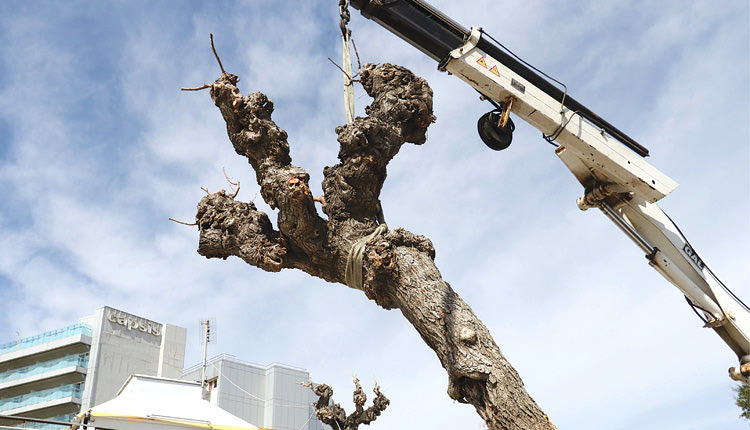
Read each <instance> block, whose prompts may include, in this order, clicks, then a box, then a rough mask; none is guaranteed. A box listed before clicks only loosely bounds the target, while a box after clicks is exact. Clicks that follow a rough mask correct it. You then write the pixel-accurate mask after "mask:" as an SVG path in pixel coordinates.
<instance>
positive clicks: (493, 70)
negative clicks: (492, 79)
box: [490, 66, 500, 76]
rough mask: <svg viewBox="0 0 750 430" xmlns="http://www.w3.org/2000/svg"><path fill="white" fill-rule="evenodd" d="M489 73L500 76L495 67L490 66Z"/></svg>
mask: <svg viewBox="0 0 750 430" xmlns="http://www.w3.org/2000/svg"><path fill="white" fill-rule="evenodd" d="M490 72H492V73H494V74H495V75H497V76H500V71H498V70H497V66H492V68H491V69H490Z"/></svg>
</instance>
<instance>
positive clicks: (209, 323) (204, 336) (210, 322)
mask: <svg viewBox="0 0 750 430" xmlns="http://www.w3.org/2000/svg"><path fill="white" fill-rule="evenodd" d="M200 325H201V328H202V329H203V330H202V333H200V334H201V343H202V344H203V367H202V368H201V398H202V399H203V400H206V353H207V352H208V343H209V342H216V333H215V331H216V319H215V318H209V319H205V320H201V321H200ZM212 330H213V331H214V333H212V332H211V331H212Z"/></svg>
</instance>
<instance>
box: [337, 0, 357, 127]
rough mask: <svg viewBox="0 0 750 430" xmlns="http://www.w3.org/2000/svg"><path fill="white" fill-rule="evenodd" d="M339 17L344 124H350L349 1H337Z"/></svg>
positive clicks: (351, 120) (351, 95)
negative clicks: (342, 56)
mask: <svg viewBox="0 0 750 430" xmlns="http://www.w3.org/2000/svg"><path fill="white" fill-rule="evenodd" d="M339 15H340V16H341V21H340V22H339V27H341V39H342V41H343V52H344V58H343V63H344V64H343V70H344V110H346V122H347V123H349V124H351V123H352V122H353V121H354V81H353V80H352V57H351V52H350V49H349V40H351V37H352V32H351V30H349V29H348V28H346V25H347V24H348V23H349V19H350V18H351V15H350V14H349V0H339Z"/></svg>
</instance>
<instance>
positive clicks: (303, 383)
mask: <svg viewBox="0 0 750 430" xmlns="http://www.w3.org/2000/svg"><path fill="white" fill-rule="evenodd" d="M297 385H302V386H303V387H307V388H312V381H308V382H297Z"/></svg>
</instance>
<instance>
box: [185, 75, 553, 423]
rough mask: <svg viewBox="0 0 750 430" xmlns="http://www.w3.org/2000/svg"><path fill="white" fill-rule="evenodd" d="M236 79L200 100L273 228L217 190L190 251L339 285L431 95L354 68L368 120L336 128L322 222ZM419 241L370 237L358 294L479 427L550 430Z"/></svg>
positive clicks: (257, 97)
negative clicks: (391, 317)
mask: <svg viewBox="0 0 750 430" xmlns="http://www.w3.org/2000/svg"><path fill="white" fill-rule="evenodd" d="M238 80H239V79H238V78H237V76H235V75H231V74H228V73H224V74H222V76H221V77H220V78H219V79H217V80H216V81H215V82H214V83H213V84H210V85H208V87H210V88H211V98H212V99H213V101H214V103H215V104H216V106H218V107H219V109H220V111H221V114H222V115H223V117H224V120H225V122H226V125H227V133H228V135H229V139H230V141H231V142H232V144H233V145H234V148H235V151H237V153H238V154H240V155H242V156H244V157H246V158H247V159H248V161H249V162H250V165H251V166H252V167H253V169H254V170H255V172H256V177H257V181H258V184H259V185H260V187H261V195H262V196H263V199H264V200H265V201H266V202H267V203H268V204H269V205H270V206H271V207H272V208H274V209H277V210H278V223H277V224H278V227H279V231H276V230H274V229H273V227H272V225H271V223H270V221H269V219H268V216H267V215H266V214H265V213H262V212H259V211H258V210H257V209H256V207H255V206H254V205H253V204H252V203H243V202H240V201H237V200H235V199H234V198H233V197H232V196H229V195H227V194H226V193H224V192H223V191H221V192H218V193H214V194H210V195H208V196H205V197H204V198H203V199H202V200H201V201H200V203H199V205H198V213H197V216H196V221H197V224H198V227H199V230H200V243H199V247H198V252H199V253H200V254H201V255H204V256H206V257H208V258H227V257H229V256H237V257H239V258H242V259H243V260H245V261H246V262H247V263H248V264H251V265H253V266H257V267H260V268H261V269H263V270H267V271H273V272H275V271H279V270H281V269H284V268H296V269H300V270H303V271H305V272H307V273H309V274H310V275H313V276H317V277H319V278H322V279H325V280H326V281H329V282H338V283H344V274H345V267H346V261H347V256H348V255H349V251H350V249H351V248H352V245H353V244H354V243H355V242H356V241H357V240H358V239H360V238H362V237H364V236H366V235H368V234H369V233H371V232H373V231H374V229H375V228H376V227H377V226H378V214H379V212H380V201H379V196H380V190H381V188H382V185H383V181H384V180H385V177H386V166H387V164H388V162H389V161H390V160H391V158H393V157H394V156H395V155H396V154H397V153H398V151H399V149H400V148H401V145H403V144H404V143H405V142H410V143H414V144H418V145H419V144H422V143H424V142H425V140H426V139H425V133H426V130H427V127H428V126H429V125H430V124H431V123H432V122H433V121H434V120H435V117H434V116H433V115H432V90H431V89H430V87H429V86H428V85H427V83H426V82H425V81H424V80H423V79H421V78H418V77H416V76H414V75H413V74H412V73H411V72H410V71H408V70H406V69H404V68H402V67H399V66H395V65H391V64H383V65H380V66H377V67H376V66H375V65H365V67H364V70H363V71H362V73H361V83H362V85H363V86H364V88H365V90H366V91H367V93H368V94H369V95H370V96H371V97H373V99H374V101H373V102H372V104H371V105H370V106H368V107H367V108H366V113H367V117H365V118H361V117H358V118H356V119H355V121H354V122H353V123H351V124H347V125H344V126H341V127H337V129H336V132H337V134H338V141H339V144H340V150H339V154H338V158H339V163H338V164H336V165H335V166H333V167H326V168H325V170H324V180H323V191H324V197H325V204H324V205H323V212H324V213H325V215H326V216H327V220H326V219H324V218H322V217H321V216H320V215H319V214H318V212H317V210H316V207H315V204H314V201H313V196H312V194H311V192H310V189H309V186H308V180H309V175H308V174H307V173H306V172H305V171H304V170H303V169H301V168H299V167H296V166H294V165H292V164H291V157H290V156H289V145H288V144H287V140H286V138H287V134H286V132H285V131H284V130H282V129H281V128H279V127H278V126H277V125H276V124H275V123H274V122H273V121H272V120H271V113H272V111H273V102H272V101H271V100H269V99H268V98H267V97H266V96H265V95H263V94H261V93H258V92H256V93H252V94H250V95H247V96H244V97H243V96H242V94H241V93H240V91H239V90H238V89H237V86H236V84H237V81H238ZM434 257H435V251H434V248H433V246H432V243H431V242H430V240H429V239H427V238H425V237H423V236H418V235H415V234H413V233H410V232H408V231H406V230H403V229H396V230H391V231H389V232H387V233H386V234H383V235H380V236H377V237H375V238H373V239H371V240H369V241H368V242H367V244H366V247H365V253H364V258H363V264H362V266H363V280H364V282H363V287H362V289H363V292H364V293H365V294H366V295H367V297H368V298H370V299H372V300H374V301H375V302H376V303H377V304H379V305H380V306H382V307H383V308H385V309H400V310H401V312H402V313H403V315H404V316H405V317H406V319H407V320H409V322H410V323H411V324H412V325H413V326H414V328H416V329H417V331H418V332H419V334H420V335H421V336H422V338H423V339H424V341H425V342H426V343H427V345H429V346H430V348H432V349H433V350H434V351H435V353H436V354H437V356H438V358H439V359H440V362H441V363H442V365H443V367H444V368H445V369H446V371H447V372H448V377H449V386H448V394H449V395H450V397H451V398H453V399H455V400H457V401H459V402H463V403H470V404H472V405H474V407H475V408H476V410H477V412H478V413H479V415H480V416H481V417H482V418H483V419H484V420H485V421H486V422H487V425H488V427H489V428H490V429H524V430H526V429H553V428H554V426H553V425H552V424H551V423H550V422H549V420H548V419H547V416H546V415H545V414H544V412H543V411H542V410H541V409H540V408H539V406H537V404H536V403H535V402H534V400H533V399H532V398H531V397H530V396H529V395H528V393H527V392H526V390H525V389H524V387H523V383H522V382H521V378H520V377H519V376H518V374H517V372H516V371H515V369H514V368H513V367H512V366H511V365H510V364H509V363H508V361H507V360H506V359H505V358H504V357H503V355H502V353H501V352H500V349H499V348H498V346H497V345H496V344H495V341H494V340H493V339H492V336H490V333H489V331H488V330H487V328H486V327H485V326H484V324H482V322H481V321H480V320H479V319H478V318H477V317H476V315H474V313H473V312H472V310H471V308H469V306H468V305H467V304H466V303H464V301H463V300H461V298H460V297H459V296H458V295H457V294H456V293H455V292H454V291H453V290H452V289H451V287H450V285H448V283H447V282H445V281H444V280H443V279H442V277H441V275H440V272H439V271H438V269H437V267H436V266H435V263H434V261H433V260H434Z"/></svg>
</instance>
